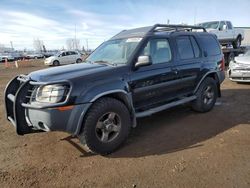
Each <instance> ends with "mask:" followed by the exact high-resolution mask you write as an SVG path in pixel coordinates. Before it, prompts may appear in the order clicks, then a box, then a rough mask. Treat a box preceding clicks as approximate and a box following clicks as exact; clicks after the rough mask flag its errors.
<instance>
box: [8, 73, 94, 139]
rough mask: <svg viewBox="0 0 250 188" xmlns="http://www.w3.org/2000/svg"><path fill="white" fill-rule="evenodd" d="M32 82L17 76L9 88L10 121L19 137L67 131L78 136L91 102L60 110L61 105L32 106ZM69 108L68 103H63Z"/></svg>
mask: <svg viewBox="0 0 250 188" xmlns="http://www.w3.org/2000/svg"><path fill="white" fill-rule="evenodd" d="M32 83H33V82H31V81H30V80H29V79H26V78H25V79H24V78H23V77H22V78H20V77H15V78H14V79H13V80H11V81H10V82H9V84H8V85H7V87H6V89H5V107H6V115H7V119H8V120H9V121H10V122H11V123H12V124H13V125H14V127H15V128H16V132H17V134H19V135H24V134H28V133H35V132H41V131H64V132H68V133H70V134H73V135H77V134H78V133H79V131H80V129H81V125H82V121H83V117H84V115H85V113H86V111H87V109H88V108H89V106H90V105H91V103H85V104H78V105H73V106H72V108H70V109H66V110H60V108H58V107H60V106H55V107H46V106H36V105H32V104H29V101H30V99H29V96H30V92H32V88H33V87H34V86H33V85H32ZM63 105H64V106H65V105H67V104H66V103H65V104H63Z"/></svg>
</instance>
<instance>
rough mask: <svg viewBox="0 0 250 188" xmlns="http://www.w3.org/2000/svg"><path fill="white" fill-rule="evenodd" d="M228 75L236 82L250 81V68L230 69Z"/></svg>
mask: <svg viewBox="0 0 250 188" xmlns="http://www.w3.org/2000/svg"><path fill="white" fill-rule="evenodd" d="M228 77H229V79H230V80H231V81H234V82H250V68H249V69H239V68H238V69H229V70H228Z"/></svg>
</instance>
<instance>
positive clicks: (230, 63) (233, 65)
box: [229, 60, 238, 67]
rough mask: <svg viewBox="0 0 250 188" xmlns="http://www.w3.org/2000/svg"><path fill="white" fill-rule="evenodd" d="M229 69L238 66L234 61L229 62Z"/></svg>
mask: <svg viewBox="0 0 250 188" xmlns="http://www.w3.org/2000/svg"><path fill="white" fill-rule="evenodd" d="M229 67H238V64H237V63H236V61H235V60H231V61H230V62H229Z"/></svg>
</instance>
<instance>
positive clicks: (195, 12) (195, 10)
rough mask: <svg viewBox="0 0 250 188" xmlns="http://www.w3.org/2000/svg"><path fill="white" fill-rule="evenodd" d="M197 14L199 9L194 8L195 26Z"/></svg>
mask: <svg viewBox="0 0 250 188" xmlns="http://www.w3.org/2000/svg"><path fill="white" fill-rule="evenodd" d="M196 14H197V8H196V7H195V8H194V25H195V24H196Z"/></svg>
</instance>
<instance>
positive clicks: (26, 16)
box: [0, 0, 250, 50]
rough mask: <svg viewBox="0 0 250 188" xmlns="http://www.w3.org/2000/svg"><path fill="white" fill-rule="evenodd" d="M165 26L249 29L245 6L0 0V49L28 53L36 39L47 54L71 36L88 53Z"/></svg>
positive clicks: (218, 1) (192, 1)
mask: <svg viewBox="0 0 250 188" xmlns="http://www.w3.org/2000/svg"><path fill="white" fill-rule="evenodd" d="M168 20H169V21H170V23H171V24H180V23H185V24H194V23H200V22H205V21H213V20H231V21H232V23H233V25H235V26H241V27H243V26H244V27H250V0H206V1H204V0H158V1H157V0H116V1H115V0H81V1H80V0H0V44H1V45H4V46H5V47H10V41H12V43H13V46H14V48H15V49H17V50H22V49H24V48H26V49H33V40H34V39H37V38H38V39H40V40H42V41H43V42H44V44H45V46H46V48H47V49H62V48H63V47H64V48H66V40H67V39H69V38H74V37H75V35H76V38H77V39H79V40H80V43H81V46H84V47H85V48H86V47H87V44H88V48H90V49H94V48H96V47H97V46H98V45H100V44H101V43H102V42H104V41H105V40H108V39H109V38H111V37H112V36H113V35H115V34H116V33H118V32H120V31H121V30H124V29H131V28H135V27H142V26H149V25H154V24H156V23H163V24H164V23H165V24H166V23H167V22H168Z"/></svg>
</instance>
